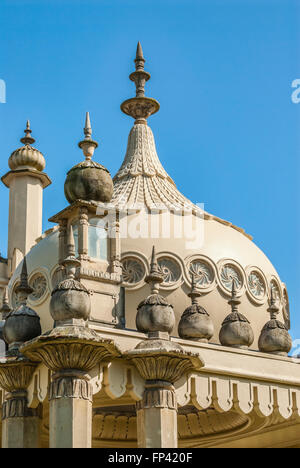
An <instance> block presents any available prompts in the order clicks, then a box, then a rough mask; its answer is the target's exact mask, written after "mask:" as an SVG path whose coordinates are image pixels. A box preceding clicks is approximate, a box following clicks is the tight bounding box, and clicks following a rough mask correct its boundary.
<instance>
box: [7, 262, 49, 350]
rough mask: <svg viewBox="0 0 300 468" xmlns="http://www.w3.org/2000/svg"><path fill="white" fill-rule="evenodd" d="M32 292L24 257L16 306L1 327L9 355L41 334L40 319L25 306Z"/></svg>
mask: <svg viewBox="0 0 300 468" xmlns="http://www.w3.org/2000/svg"><path fill="white" fill-rule="evenodd" d="M32 291H33V289H32V288H31V287H30V286H29V284H28V274H27V264H26V257H24V260H23V265H22V272H21V281H20V284H19V286H18V287H17V288H16V294H17V300H18V306H17V307H16V308H15V309H14V310H12V311H11V312H10V313H9V314H8V315H7V317H6V320H5V324H4V327H3V336H4V340H5V341H6V343H7V344H8V349H9V351H8V352H9V354H15V353H18V349H19V347H20V346H21V344H23V343H25V342H26V341H29V340H32V339H33V338H36V337H37V336H39V335H40V334H41V333H42V330H41V324H40V317H39V316H38V314H37V313H36V312H35V311H34V310H33V309H31V308H30V307H28V306H27V298H28V296H29V294H31V293H32Z"/></svg>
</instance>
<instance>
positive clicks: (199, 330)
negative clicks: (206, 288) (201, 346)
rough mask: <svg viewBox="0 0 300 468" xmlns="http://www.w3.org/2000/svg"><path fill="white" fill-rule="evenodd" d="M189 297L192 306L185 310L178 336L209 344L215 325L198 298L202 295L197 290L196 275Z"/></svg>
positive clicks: (193, 278)
mask: <svg viewBox="0 0 300 468" xmlns="http://www.w3.org/2000/svg"><path fill="white" fill-rule="evenodd" d="M188 296H189V297H190V298H191V300H192V305H190V306H189V307H188V308H187V309H185V311H184V312H183V314H182V316H181V319H180V322H179V325H178V334H179V336H180V338H182V339H184V340H194V341H204V342H207V341H208V340H210V339H211V337H212V336H213V334H214V325H213V322H212V320H211V318H210V316H209V314H208V312H207V311H206V310H205V309H204V308H203V307H201V306H200V305H199V303H198V297H200V296H201V294H200V293H199V292H198V291H197V290H196V285H195V276H194V275H192V289H191V292H190V293H189V294H188Z"/></svg>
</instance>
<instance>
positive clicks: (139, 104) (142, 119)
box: [121, 42, 160, 124]
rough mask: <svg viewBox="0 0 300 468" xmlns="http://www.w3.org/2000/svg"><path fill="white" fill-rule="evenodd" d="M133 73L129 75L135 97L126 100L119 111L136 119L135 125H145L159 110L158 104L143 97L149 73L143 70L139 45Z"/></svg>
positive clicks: (142, 58)
mask: <svg viewBox="0 0 300 468" xmlns="http://www.w3.org/2000/svg"><path fill="white" fill-rule="evenodd" d="M134 62H135V71H134V72H133V73H131V74H130V75H129V79H130V80H131V81H134V83H135V87H136V97H135V98H131V99H127V100H126V101H124V102H123V103H122V104H121V110H122V111H123V112H124V113H125V114H127V115H130V116H131V117H133V118H134V119H136V121H135V123H142V124H146V123H147V122H146V119H147V118H148V117H149V116H150V115H152V114H155V112H157V111H158V110H159V107H160V106H159V103H158V102H157V101H156V100H155V99H152V98H148V97H145V83H146V81H148V80H149V79H150V76H151V75H150V73H148V72H146V71H145V70H144V64H145V59H144V55H143V50H142V46H141V43H140V42H138V45H137V49H136V57H135V59H134Z"/></svg>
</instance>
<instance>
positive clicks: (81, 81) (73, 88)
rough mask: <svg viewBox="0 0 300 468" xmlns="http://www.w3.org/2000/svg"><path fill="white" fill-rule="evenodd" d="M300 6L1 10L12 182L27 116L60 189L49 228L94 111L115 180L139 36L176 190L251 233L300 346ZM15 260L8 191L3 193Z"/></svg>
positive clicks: (176, 2)
mask: <svg viewBox="0 0 300 468" xmlns="http://www.w3.org/2000/svg"><path fill="white" fill-rule="evenodd" d="M299 6H300V2H299V1H293V0H249V1H248V0H223V1H222V0H151V1H150V0H149V1H146V0H106V1H104V0H95V1H92V0H84V1H79V0H72V1H71V0H70V1H64V0H57V1H56V0H52V1H50V0H48V1H47V0H43V1H37V0H36V1H34V0H27V1H26V0H1V6H0V50H1V53H0V79H3V80H5V82H6V85H7V103H6V104H0V125H1V167H0V169H1V173H2V174H3V173H5V172H6V171H7V159H8V157H9V155H10V153H11V152H12V151H13V150H14V149H15V148H17V147H18V146H19V138H20V137H21V136H22V132H23V129H24V125H25V122H26V119H28V118H29V119H30V120H31V125H32V129H33V136H34V137H35V138H36V140H37V142H36V146H37V147H38V148H39V149H40V150H41V151H42V152H43V153H44V155H45V157H46V160H47V167H46V171H47V173H48V174H49V175H50V177H51V178H52V180H53V184H52V185H51V186H50V187H49V188H47V189H46V191H45V193H44V229H46V228H48V227H50V224H49V223H48V221H47V219H48V218H49V217H50V216H51V215H52V214H54V213H56V212H58V211H59V210H60V209H62V208H63V207H64V206H65V205H66V200H65V198H64V194H63V184H64V180H65V174H66V171H67V170H68V169H69V168H70V167H71V166H73V165H74V164H75V163H77V162H79V161H80V160H81V159H82V153H81V152H80V150H79V149H78V148H77V142H78V141H79V140H80V139H81V138H82V127H83V120H84V113H85V111H86V110H89V111H90V113H91V118H92V124H93V131H94V133H93V136H94V137H95V139H96V140H97V141H98V142H99V143H100V146H99V148H98V149H97V152H96V154H95V159H96V160H97V161H99V162H101V163H102V164H104V165H105V166H106V167H108V168H109V170H110V171H111V173H112V174H114V173H115V172H116V171H117V170H118V168H119V166H120V164H121V162H122V159H123V156H124V153H125V149H126V142H127V136H128V132H129V130H130V128H131V125H132V121H131V119H130V118H129V117H127V116H125V115H123V114H122V113H121V111H120V107H119V106H120V103H121V102H122V101H123V100H125V99H126V98H128V97H131V96H133V95H134V86H133V84H132V83H131V82H130V81H129V80H128V74H129V73H130V72H131V71H132V70H133V66H134V64H133V59H134V54H135V49H136V43H137V41H138V40H140V41H141V42H142V45H143V49H144V54H145V58H146V59H147V62H146V69H147V70H148V71H149V72H150V73H151V75H152V79H151V81H150V82H149V83H148V84H147V95H148V96H151V97H155V98H156V99H158V101H159V102H160V104H161V110H160V112H159V113H158V114H156V115H155V116H153V117H152V118H151V121H150V122H149V123H150V125H151V128H152V129H153V131H154V134H155V137H156V143H157V149H158V154H159V156H160V159H161V161H162V163H163V165H164V166H165V168H166V170H167V171H168V172H169V174H170V175H171V176H172V177H173V178H174V179H175V181H176V183H177V186H178V188H179V189H180V190H181V191H182V192H183V193H184V194H185V195H186V196H187V197H188V198H190V199H191V200H193V201H194V202H203V203H205V209H206V210H207V211H209V212H212V213H214V214H216V215H217V216H220V217H221V218H224V219H228V220H230V221H232V222H233V223H235V224H237V225H238V226H242V227H243V228H244V229H245V230H246V231H247V232H248V233H250V234H252V235H253V237H254V241H255V242H256V243H257V244H258V246H259V247H260V248H262V250H263V251H264V252H265V253H266V254H267V255H268V256H269V258H270V259H271V261H272V262H273V264H274V265H275V267H276V269H277V270H278V272H279V274H280V276H281V279H282V280H283V281H285V282H286V284H287V287H288V291H289V295H290V302H291V309H292V310H291V314H292V335H293V338H300V321H299V318H298V311H300V292H299V266H300V261H299V260H300V254H299V253H300V248H299V245H300V241H299V187H298V185H299V159H300V158H299V156H300V155H299V153H300V144H299V143H300V139H299V136H300V103H299V104H293V103H292V101H291V93H292V88H291V83H292V81H293V80H294V79H297V78H300V60H299V50H300V47H299V30H300V29H299V20H298V18H299ZM0 194H1V201H2V202H1V207H2V213H1V214H2V218H1V219H2V221H3V223H2V229H1V231H0V250H1V252H2V253H3V254H4V255H6V242H7V228H6V226H7V223H6V221H7V215H8V190H7V189H6V188H5V187H4V186H1V187H0Z"/></svg>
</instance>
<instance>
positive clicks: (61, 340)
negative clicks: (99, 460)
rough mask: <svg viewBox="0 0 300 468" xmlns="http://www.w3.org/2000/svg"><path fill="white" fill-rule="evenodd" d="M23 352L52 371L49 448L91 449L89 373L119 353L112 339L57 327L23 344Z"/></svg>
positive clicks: (86, 331)
mask: <svg viewBox="0 0 300 468" xmlns="http://www.w3.org/2000/svg"><path fill="white" fill-rule="evenodd" d="M21 350H22V353H24V354H25V355H27V356H28V357H29V356H31V357H33V356H34V359H37V360H39V361H42V362H43V363H44V364H45V365H46V366H47V367H48V368H49V369H50V370H51V371H52V377H51V384H50V395H49V400H50V415H49V419H50V448H90V447H91V443H92V395H93V394H92V386H91V384H90V381H89V380H90V377H89V374H88V373H89V371H90V370H91V369H92V368H93V367H95V366H96V365H98V364H99V363H100V362H101V361H102V360H103V359H112V358H113V357H115V356H119V355H120V353H119V351H118V349H117V348H116V347H115V345H114V343H113V342H112V341H111V340H105V339H103V338H100V337H99V336H98V335H97V334H96V333H95V332H94V331H92V330H89V329H88V328H84V327H76V326H69V327H57V328H54V329H53V330H52V331H51V332H50V333H49V334H47V335H41V336H40V337H38V338H36V339H35V340H32V341H31V342H28V343H25V345H23V346H22V348H21Z"/></svg>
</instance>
